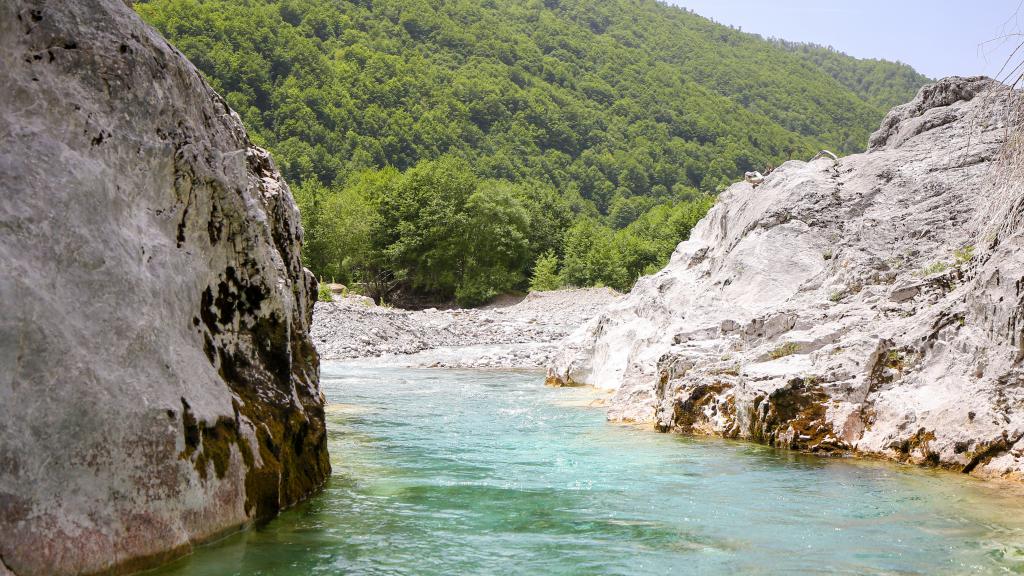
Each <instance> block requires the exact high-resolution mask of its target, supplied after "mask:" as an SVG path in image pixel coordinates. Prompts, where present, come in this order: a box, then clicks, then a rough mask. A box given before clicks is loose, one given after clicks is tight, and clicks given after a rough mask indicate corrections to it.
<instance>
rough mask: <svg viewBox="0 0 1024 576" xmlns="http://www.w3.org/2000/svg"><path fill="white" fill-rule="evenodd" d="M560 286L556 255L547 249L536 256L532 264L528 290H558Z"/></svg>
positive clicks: (560, 280)
mask: <svg viewBox="0 0 1024 576" xmlns="http://www.w3.org/2000/svg"><path fill="white" fill-rule="evenodd" d="M561 287H562V279H561V278H559V277H558V256H557V255H556V254H555V253H554V251H550V250H549V251H548V252H545V253H544V254H541V255H540V256H538V257H537V263H536V264H534V266H533V277H532V278H531V279H530V290H531V291H534V292H540V291H544V290H558V289H559V288H561Z"/></svg>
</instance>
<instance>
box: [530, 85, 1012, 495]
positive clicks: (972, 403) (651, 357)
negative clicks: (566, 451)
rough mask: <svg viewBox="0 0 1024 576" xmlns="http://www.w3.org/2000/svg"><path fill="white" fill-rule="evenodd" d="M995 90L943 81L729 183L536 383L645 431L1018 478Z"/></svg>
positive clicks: (1008, 212)
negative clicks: (841, 143) (853, 139)
mask: <svg viewBox="0 0 1024 576" xmlns="http://www.w3.org/2000/svg"><path fill="white" fill-rule="evenodd" d="M1012 98H1015V95H1013V94H1011V93H1010V92H1009V91H1008V90H1006V89H1005V88H1001V87H1000V86H999V85H997V84H995V83H994V82H992V81H990V80H987V79H984V78H966V79H965V78H950V79H946V80H943V81H941V82H939V83H937V84H935V85H932V86H928V87H925V88H923V89H922V90H921V92H920V94H919V95H918V96H917V98H916V99H915V100H914V101H913V102H911V103H909V104H906V105H904V106H901V107H898V108H896V109H894V110H893V111H892V112H891V113H890V114H889V115H888V117H887V118H886V119H885V121H884V122H883V124H882V128H881V129H880V130H879V131H878V132H877V133H876V134H875V135H874V136H873V137H872V139H871V147H870V149H869V150H868V152H867V153H865V154H860V155H855V156H850V157H846V158H842V159H841V160H839V162H838V163H834V162H833V161H832V160H831V159H821V160H816V161H813V162H810V163H804V162H787V163H786V164H784V165H782V166H780V167H779V168H778V169H776V170H775V171H774V172H773V173H772V174H771V175H770V176H768V177H767V178H766V179H765V180H764V183H763V184H761V185H760V186H759V187H758V188H757V189H756V190H755V189H753V188H752V187H751V186H750V184H747V183H739V184H736V185H734V186H732V187H731V188H730V189H729V190H727V191H726V192H725V193H723V194H722V195H721V197H720V199H719V201H718V203H717V205H716V206H715V207H714V208H713V209H712V210H711V211H710V212H709V213H708V215H707V216H706V217H705V218H704V220H703V221H701V223H700V224H699V225H698V226H697V227H696V228H695V229H694V231H693V234H692V236H691V238H690V239H689V240H688V241H686V242H683V243H682V244H680V245H679V247H678V248H677V250H676V252H675V254H674V255H673V256H672V260H671V262H670V264H669V265H668V266H667V267H666V268H665V269H664V270H662V271H661V272H659V273H657V274H655V275H653V276H650V277H647V278H644V279H642V280H641V281H640V282H639V283H638V284H637V286H636V287H635V288H634V289H633V291H632V293H630V294H629V295H628V296H627V297H626V298H624V299H623V300H622V301H620V302H619V303H616V304H613V305H612V306H611V307H609V308H608V309H607V310H606V311H605V312H604V313H603V314H602V315H600V316H599V317H598V318H596V319H595V320H593V321H592V322H591V323H589V324H588V325H587V326H585V327H583V328H581V329H580V330H579V331H578V332H577V333H575V334H574V335H573V336H572V337H570V338H569V340H568V343H567V345H566V346H565V348H564V349H563V350H562V351H561V352H560V354H559V356H558V357H557V359H556V361H555V362H553V364H552V366H551V368H550V371H549V381H550V382H551V383H553V384H565V383H573V382H577V383H588V384H593V385H596V386H600V387H605V388H612V389H615V390H616V393H615V395H614V398H613V401H612V404H611V406H612V407H611V410H610V417H611V418H613V419H621V420H634V421H648V422H653V423H654V425H655V426H656V427H657V428H658V429H660V430H663V431H669V430H671V431H678V432H684V433H697V434H711V435H721V436H726V437H739V438H749V439H754V440H758V441H761V442H766V443H769V444H773V445H776V446H785V447H790V448H797V449H803V450H810V451H817V452H826V453H831V452H854V453H862V454H870V455H875V456H882V457H887V458H891V459H895V460H900V461H912V462H918V463H925V464H932V465H939V466H942V467H948V468H952V469H957V470H962V471H964V472H973V473H976V474H981V475H988V476H993V475H1000V476H1015V477H1018V478H1019V477H1020V476H1021V473H1022V471H1024V442H1022V441H1021V438H1022V436H1024V379H1022V375H1021V360H1022V358H1024V333H1022V329H1024V189H1022V187H1021V186H1020V184H1019V182H1020V181H1019V180H1017V181H1016V182H1011V183H1010V184H1006V185H1003V186H997V184H996V179H995V178H994V177H993V174H995V173H996V172H998V170H996V169H995V168H996V164H997V159H998V157H999V154H1000V147H1001V144H1002V142H1003V140H1004V137H1005V134H1006V130H1007V122H1008V115H1009V112H1010V104H1009V101H1010V100H1011V99H1012Z"/></svg>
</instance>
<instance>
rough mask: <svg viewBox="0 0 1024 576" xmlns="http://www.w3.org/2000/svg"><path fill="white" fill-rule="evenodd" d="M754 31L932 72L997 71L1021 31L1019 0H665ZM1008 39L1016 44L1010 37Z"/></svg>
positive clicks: (1022, 19) (1023, 15)
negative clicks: (1013, 35)
mask: <svg viewBox="0 0 1024 576" xmlns="http://www.w3.org/2000/svg"><path fill="white" fill-rule="evenodd" d="M668 2H669V3H670V4H675V5H677V6H685V7H687V8H691V9H693V10H694V11H695V12H697V13H698V14H700V15H701V16H706V17H708V18H711V19H713V20H715V21H717V22H720V23H722V24H731V25H733V26H740V27H742V28H743V30H744V31H745V32H756V33H758V34H761V35H762V36H772V37H776V38H784V39H786V40H797V41H802V42H814V43H817V44H823V45H826V46H829V45H831V46H833V47H835V48H837V49H839V50H841V51H843V52H846V53H847V54H850V55H851V56H857V57H859V58H885V59H887V60H899V61H900V62H905V63H907V64H910V65H911V66H913V67H914V68H916V69H917V70H918V71H919V72H921V73H922V74H925V75H927V76H930V77H932V78H941V77H943V76H951V75H960V76H970V75H976V74H985V75H988V76H994V75H996V74H997V73H998V72H999V69H1000V68H1001V67H1002V65H1003V62H1004V61H1005V59H1006V57H1007V56H1008V55H1009V53H1010V52H1011V51H1012V47H1011V45H1010V42H1012V41H1013V40H1017V41H1018V42H1019V41H1020V40H1021V37H1020V36H1016V37H1015V38H1011V39H1010V40H1008V41H1002V42H993V43H989V44H984V45H982V43H983V42H985V41H988V40H992V39H994V38H997V37H999V36H1001V35H1004V34H1007V33H1017V34H1019V33H1020V32H1021V31H1022V30H1024V8H1021V3H1022V0H816V1H812V0H668ZM1013 46H1016V43H1015V44H1013Z"/></svg>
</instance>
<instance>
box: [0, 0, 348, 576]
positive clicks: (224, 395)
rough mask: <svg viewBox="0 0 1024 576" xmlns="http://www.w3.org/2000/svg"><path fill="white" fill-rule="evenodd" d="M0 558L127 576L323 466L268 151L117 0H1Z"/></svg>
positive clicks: (24, 571) (286, 228) (295, 236)
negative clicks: (254, 141)
mask: <svg viewBox="0 0 1024 576" xmlns="http://www.w3.org/2000/svg"><path fill="white" fill-rule="evenodd" d="M0 193H2V198H3V200H2V202H0V268H2V270H3V272H2V273H0V573H5V571H9V572H11V573H14V574H17V575H18V576H28V575H36V574H38V575H61V574H93V573H104V574H108V573H124V572H131V571H135V570H139V569H141V568H145V567H149V566H150V565H153V564H155V563H158V562H160V561H162V560H166V559H169V558H172V557H174V556H177V555H180V554H183V553H186V552H187V551H188V550H189V549H190V547H191V546H192V545H193V544H194V543H196V542H200V541H203V540H207V539H210V538H213V537H215V536H217V535H220V534H223V533H224V532H225V531H230V530H233V529H237V528H238V527H240V526H243V525H245V524H246V523H248V522H250V521H252V520H253V519H256V518H260V517H265V516H269V515H273V514H275V513H276V512H277V511H278V510H280V509H281V508H283V507H285V506H289V505H291V504H293V503H295V502H297V501H298V500H300V499H302V498H303V497H305V496H306V495H308V494H310V493H311V492H312V491H314V490H316V489H317V488H318V487H319V486H321V485H322V483H323V481H324V480H325V478H326V476H327V475H328V474H329V471H330V468H329V463H328V459H327V451H326V450H327V449H326V431H325V428H324V415H323V398H322V395H321V392H320V389H319V382H318V357H317V354H316V350H315V348H314V347H313V344H312V341H311V340H310V338H309V323H310V319H311V316H312V297H313V295H314V294H315V281H314V280H313V278H312V276H311V275H310V274H309V273H308V271H305V270H304V269H303V268H302V266H301V264H300V260H299V249H300V243H301V236H302V231H301V228H300V225H299V215H298V211H297V209H296V207H295V204H294V202H293V200H292V197H291V193H290V192H289V190H288V187H287V185H285V183H284V182H283V181H282V180H281V178H280V175H279V174H278V172H277V171H276V169H275V168H274V165H273V163H272V161H271V159H270V157H269V156H268V155H267V153H266V152H264V151H262V150H260V149H258V148H256V147H254V146H252V144H251V143H250V142H249V140H248V138H247V137H246V134H245V131H244V129H243V127H242V123H241V121H240V120H239V118H238V117H237V116H236V115H235V114H234V113H233V112H232V111H231V110H230V109H229V108H228V107H227V105H226V104H225V102H224V101H223V100H222V99H221V98H220V97H218V96H217V95H216V94H215V93H214V92H213V91H212V90H211V89H210V87H209V86H208V85H207V84H206V83H205V82H204V81H203V79H202V78H201V76H200V75H199V73H198V72H197V71H196V70H195V68H193V66H192V65H191V64H190V63H189V62H188V61H187V60H186V59H185V58H184V57H183V56H182V55H181V54H180V53H179V52H177V51H176V50H175V49H174V48H172V47H171V46H170V45H169V44H168V43H167V42H166V41H165V40H164V39H163V38H162V37H160V35H159V34H157V33H156V32H154V31H153V30H152V29H151V28H149V27H148V26H146V25H145V24H143V23H142V21H141V20H140V19H139V18H138V17H137V16H136V14H135V13H134V12H133V11H132V10H131V9H130V8H128V7H127V6H126V5H125V3H124V2H123V1H122V0H64V1H60V2H56V1H44V0H5V1H4V2H0Z"/></svg>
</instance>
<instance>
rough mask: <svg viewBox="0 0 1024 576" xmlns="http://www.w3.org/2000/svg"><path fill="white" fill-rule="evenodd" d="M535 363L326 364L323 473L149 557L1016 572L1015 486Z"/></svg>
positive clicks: (458, 569)
mask: <svg viewBox="0 0 1024 576" xmlns="http://www.w3.org/2000/svg"><path fill="white" fill-rule="evenodd" d="M542 380H543V378H542V377H541V376H539V375H538V374H523V373H507V372H450V371H437V370H434V371H430V370H408V369H394V368H379V367H368V366H352V365H345V364H337V363H325V365H324V366H323V383H324V387H325V390H326V392H327V396H328V400H329V401H330V402H331V403H332V404H331V406H330V407H329V408H328V410H327V418H328V421H329V441H330V449H331V460H332V464H333V467H334V476H333V477H332V478H331V481H330V483H329V485H328V487H327V489H326V490H325V491H324V492H323V493H322V494H321V495H319V496H317V497H316V498H314V499H312V500H311V501H309V502H307V503H305V504H302V505H300V506H299V507H297V508H295V509H294V510H290V511H288V512H287V513H285V514H283V515H282V516H281V517H280V518H278V519H276V520H274V521H272V522H270V523H268V524H267V525H265V526H262V527H259V528H256V529H253V530H249V531H247V532H244V533H241V534H237V535H234V536H232V537H229V538H227V539H225V540H223V541H221V542H219V543H216V544H213V545H210V546H206V547H203V548H201V549H199V550H197V552H196V553H195V554H194V555H192V556H190V557H188V558H185V559H182V560H180V561H179V562H176V563H174V564H172V565H171V566H169V567H167V568H165V569H163V570H160V571H159V572H158V573H159V574H181V575H184V574H189V575H200V576H203V575H210V576H213V575H217V576H220V575H224V574H246V575H248V574H266V575H277V574H287V575H304V574H344V573H352V574H667V573H694V574H735V573H742V574H748V573H757V574H775V573H779V574H781V573H847V574H860V573H871V574H877V573H886V574H962V573H1006V572H1021V573H1024V493H1022V491H1021V490H1020V489H1018V487H1017V486H1015V485H1007V484H1000V483H984V482H980V481H976V480H973V479H970V478H963V477H961V476H958V475H955V474H948V473H942V472H934V471H926V470H917V469H912V468H902V467H896V466H892V465H888V464H883V463H877V462H865V461H857V460H848V459H823V458H816V457H811V456H805V455H801V454H797V453H792V452H787V451H778V450H773V449H769V448H765V447H762V446H757V445H752V444H747V443H741V442H730V441H724V440H711V439H690V438H682V437H678V436H671V435H662V434H655V433H652V432H649V431H646V430H639V429H635V428H630V427H624V426H616V425H611V424H607V423H606V422H605V421H604V416H603V412H602V411H601V410H600V409H595V408H588V407H587V406H588V405H589V404H591V403H593V402H594V401H595V400H599V399H600V398H601V397H602V395H601V394H600V393H598V392H596V391H593V390H588V389H551V388H545V387H543V386H542Z"/></svg>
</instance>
